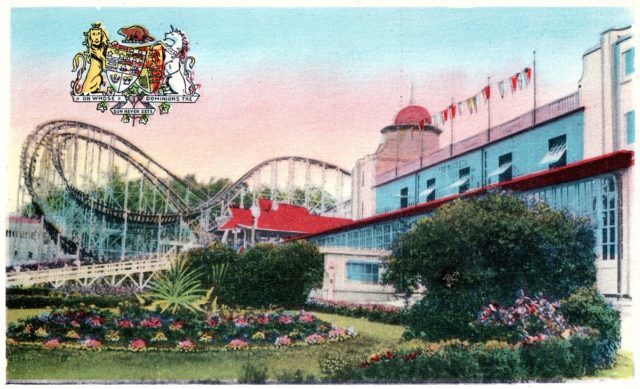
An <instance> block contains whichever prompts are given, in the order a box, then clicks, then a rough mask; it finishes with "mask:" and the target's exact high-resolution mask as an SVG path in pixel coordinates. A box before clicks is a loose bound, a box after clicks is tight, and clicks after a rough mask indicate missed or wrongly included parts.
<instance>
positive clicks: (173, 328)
mask: <svg viewBox="0 0 640 389" xmlns="http://www.w3.org/2000/svg"><path fill="white" fill-rule="evenodd" d="M184 324H185V323H184V321H182V320H177V321H174V322H172V323H171V324H169V330H170V331H177V330H179V329H182V328H183V327H184Z"/></svg>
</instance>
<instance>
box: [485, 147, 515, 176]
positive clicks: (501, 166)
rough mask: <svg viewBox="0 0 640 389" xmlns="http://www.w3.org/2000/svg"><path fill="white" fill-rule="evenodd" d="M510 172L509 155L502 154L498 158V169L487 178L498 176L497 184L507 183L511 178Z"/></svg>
mask: <svg viewBox="0 0 640 389" xmlns="http://www.w3.org/2000/svg"><path fill="white" fill-rule="evenodd" d="M512 171H513V169H512V167H511V153H507V154H503V155H501V156H499V157H498V168H497V169H496V170H494V171H492V172H491V173H489V177H495V176H498V182H502V181H509V180H510V179H511V178H513V173H512Z"/></svg>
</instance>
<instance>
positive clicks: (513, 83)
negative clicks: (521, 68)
mask: <svg viewBox="0 0 640 389" xmlns="http://www.w3.org/2000/svg"><path fill="white" fill-rule="evenodd" d="M519 76H520V73H516V74H515V75H513V76H511V93H514V92H515V91H516V88H517V87H518V77H519Z"/></svg>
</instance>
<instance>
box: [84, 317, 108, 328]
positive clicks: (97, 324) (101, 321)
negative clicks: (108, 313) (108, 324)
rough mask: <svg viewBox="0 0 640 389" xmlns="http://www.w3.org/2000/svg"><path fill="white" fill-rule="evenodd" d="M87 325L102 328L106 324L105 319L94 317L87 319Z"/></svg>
mask: <svg viewBox="0 0 640 389" xmlns="http://www.w3.org/2000/svg"><path fill="white" fill-rule="evenodd" d="M87 323H89V325H90V326H92V327H102V325H103V324H104V318H103V317H100V316H92V317H90V318H89V319H87Z"/></svg>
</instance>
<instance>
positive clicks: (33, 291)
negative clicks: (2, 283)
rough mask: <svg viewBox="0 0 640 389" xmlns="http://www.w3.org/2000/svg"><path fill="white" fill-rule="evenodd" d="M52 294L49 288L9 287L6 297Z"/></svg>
mask: <svg viewBox="0 0 640 389" xmlns="http://www.w3.org/2000/svg"><path fill="white" fill-rule="evenodd" d="M53 292H54V290H53V289H51V288H41V287H36V286H31V287H11V288H7V297H13V296H49V295H50V294H52V293H53Z"/></svg>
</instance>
